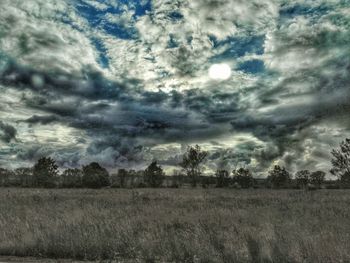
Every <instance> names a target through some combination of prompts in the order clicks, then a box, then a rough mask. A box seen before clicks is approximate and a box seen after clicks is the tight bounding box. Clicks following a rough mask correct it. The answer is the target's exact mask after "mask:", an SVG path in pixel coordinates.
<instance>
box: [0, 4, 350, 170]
mask: <svg viewBox="0 0 350 263" xmlns="http://www.w3.org/2000/svg"><path fill="white" fill-rule="evenodd" d="M0 14H1V15H0V166H3V167H8V168H15V167H19V166H28V165H31V164H32V163H33V162H35V161H36V160H37V159H38V158H39V157H42V156H52V157H53V158H55V159H56V160H57V162H58V163H59V164H60V165H61V166H62V167H76V166H80V165H83V164H86V163H88V162H91V161H98V162H100V163H101V164H102V165H104V166H106V167H108V168H109V169H114V168H115V169H117V168H120V167H126V168H134V169H141V168H143V167H144V165H145V164H148V163H149V162H150V161H152V160H153V159H157V160H159V162H160V163H161V164H162V165H163V166H164V167H165V168H166V169H168V170H170V169H172V168H173V167H174V166H175V165H176V164H177V163H178V162H179V160H180V159H181V154H182V153H183V152H184V150H185V149H186V147H187V146H188V145H194V144H199V145H200V146H202V147H203V149H205V150H207V151H208V152H209V157H208V160H207V163H206V169H207V170H210V169H212V170H215V169H217V168H228V169H232V168H233V167H235V166H242V165H245V166H248V167H250V168H251V169H252V170H253V171H255V172H256V173H257V174H258V175H263V174H264V172H265V171H266V169H268V168H269V167H270V166H271V165H273V164H276V163H279V164H281V165H285V166H286V167H287V168H288V169H289V170H290V171H291V172H295V171H296V170H298V169H305V168H308V169H311V170H316V169H322V170H325V171H328V170H329V166H330V161H329V159H330V149H331V148H332V147H335V146H336V145H338V144H339V142H340V141H341V140H343V139H344V138H346V137H349V136H350V132H349V131H350V130H349V129H350V120H349V113H350V2H349V1H347V0H249V1H246V0H129V1H128V0H50V1H47V0H25V1H24V0H1V1H0Z"/></svg>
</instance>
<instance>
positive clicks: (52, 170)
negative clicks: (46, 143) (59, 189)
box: [33, 157, 58, 187]
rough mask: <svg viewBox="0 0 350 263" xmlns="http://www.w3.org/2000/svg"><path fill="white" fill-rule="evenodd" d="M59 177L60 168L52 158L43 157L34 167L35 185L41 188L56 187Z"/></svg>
mask: <svg viewBox="0 0 350 263" xmlns="http://www.w3.org/2000/svg"><path fill="white" fill-rule="evenodd" d="M57 175H58V166H57V165H56V162H55V160H53V159H52V158H50V157H43V158H40V159H39V160H38V162H37V163H36V164H35V165H34V167H33V177H34V185H35V186H39V187H54V186H55V185H56V184H55V183H56V180H57Z"/></svg>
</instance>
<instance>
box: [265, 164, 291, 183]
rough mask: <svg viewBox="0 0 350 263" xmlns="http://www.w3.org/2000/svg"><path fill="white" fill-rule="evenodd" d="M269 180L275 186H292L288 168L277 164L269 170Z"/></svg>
mask: <svg viewBox="0 0 350 263" xmlns="http://www.w3.org/2000/svg"><path fill="white" fill-rule="evenodd" d="M267 181H268V183H269V185H270V186H271V187H273V188H288V187H290V181H291V178H290V174H289V172H288V171H287V170H286V168H284V167H280V166H279V165H275V166H274V168H273V169H272V170H270V171H269V176H268V177H267Z"/></svg>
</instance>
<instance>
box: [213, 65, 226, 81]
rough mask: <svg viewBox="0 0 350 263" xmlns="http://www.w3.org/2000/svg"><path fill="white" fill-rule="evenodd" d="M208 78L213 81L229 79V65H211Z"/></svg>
mask: <svg viewBox="0 0 350 263" xmlns="http://www.w3.org/2000/svg"><path fill="white" fill-rule="evenodd" d="M209 77H210V78H211V79H215V80H226V79H229V78H230V77H231V68H230V66H229V65H227V64H225V63H222V64H213V65H211V66H210V68H209Z"/></svg>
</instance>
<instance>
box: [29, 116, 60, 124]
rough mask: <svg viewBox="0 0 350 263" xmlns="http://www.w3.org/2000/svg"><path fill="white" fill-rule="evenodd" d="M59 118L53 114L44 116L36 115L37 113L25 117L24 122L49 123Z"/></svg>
mask: <svg viewBox="0 0 350 263" xmlns="http://www.w3.org/2000/svg"><path fill="white" fill-rule="evenodd" d="M58 120H59V118H58V117H57V116H54V115H46V116H38V115H33V116H32V117H30V118H29V119H26V120H25V122H27V123H30V124H38V123H40V124H49V123H52V122H56V121H58Z"/></svg>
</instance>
